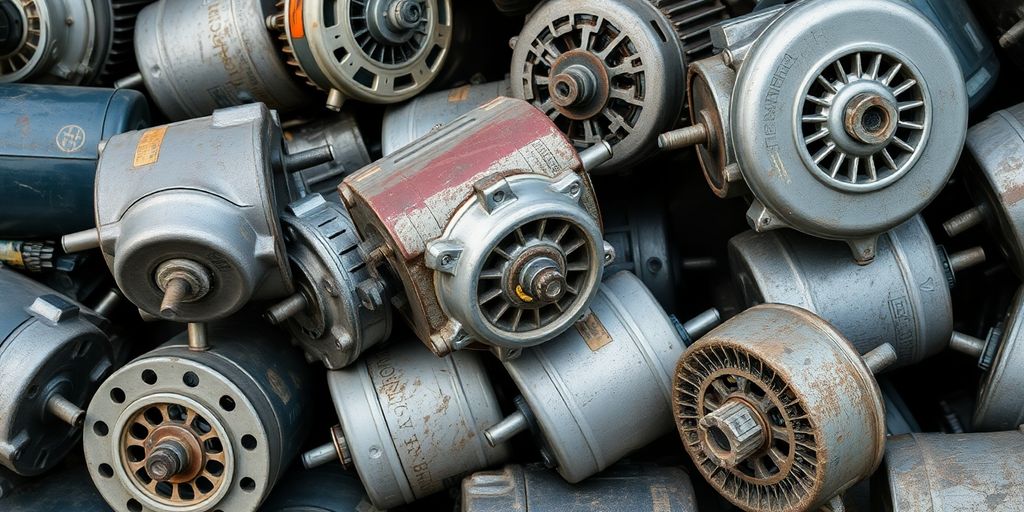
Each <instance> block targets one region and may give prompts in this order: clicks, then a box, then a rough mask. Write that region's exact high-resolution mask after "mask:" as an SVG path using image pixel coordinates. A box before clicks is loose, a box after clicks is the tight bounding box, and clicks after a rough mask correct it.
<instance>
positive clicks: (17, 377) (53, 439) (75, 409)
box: [0, 268, 114, 476]
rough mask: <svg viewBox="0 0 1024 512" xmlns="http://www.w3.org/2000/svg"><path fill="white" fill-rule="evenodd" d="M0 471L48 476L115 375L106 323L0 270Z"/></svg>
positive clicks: (73, 445) (77, 437) (62, 299)
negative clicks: (87, 408)
mask: <svg viewBox="0 0 1024 512" xmlns="http://www.w3.org/2000/svg"><path fill="white" fill-rule="evenodd" d="M0 288H2V289H3V294H4V298H3V300H2V301H0V411H3V413H2V414H0V470H2V469H3V468H4V467H6V468H7V469H10V470H11V471H13V472H15V473H17V474H19V475H24V476H31V475H37V474H39V473H42V472H44V471H46V470H48V469H50V468H52V467H53V466H54V465H56V464H57V463H58V462H60V461H61V459H63V458H64V456H65V455H66V454H67V453H68V452H70V451H71V450H72V449H73V448H74V447H75V446H77V444H78V439H79V434H80V433H81V432H80V429H81V427H82V420H83V418H84V417H85V411H84V410H83V409H82V408H83V407H85V405H86V404H87V403H88V402H89V400H90V399H91V398H92V395H93V392H95V391H96V388H97V387H98V386H99V385H100V382H101V381H102V380H103V379H104V378H106V376H107V375H108V374H109V373H110V372H111V371H112V370H113V369H114V360H113V358H114V355H113V347H112V346H111V343H110V339H109V338H108V336H107V334H106V333H105V332H104V331H103V330H102V329H101V328H100V326H101V325H102V323H103V319H102V318H101V317H99V316H98V315H97V314H96V313H94V312H92V311H90V310H89V309H86V308H85V307H84V306H82V305H80V304H78V303H75V302H73V301H72V300H71V299H69V298H67V297H64V296H63V295H60V294H58V293H57V292H54V291H53V290H51V289H49V288H46V287H45V286H43V285H41V284H39V283H37V282H35V281H33V280H31V279H29V278H27V277H24V276H22V275H20V274H18V273H17V272H14V271H12V270H9V269H4V268H0Z"/></svg>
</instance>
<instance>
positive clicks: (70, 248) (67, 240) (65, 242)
mask: <svg viewBox="0 0 1024 512" xmlns="http://www.w3.org/2000/svg"><path fill="white" fill-rule="evenodd" d="M60 245H61V247H63V248H64V252H66V253H74V252H81V251H87V250H89V249H96V248H98V247H99V246H100V232H99V230H97V229H87V230H85V231H79V232H77V233H71V234H69V235H64V236H62V237H61V238H60Z"/></svg>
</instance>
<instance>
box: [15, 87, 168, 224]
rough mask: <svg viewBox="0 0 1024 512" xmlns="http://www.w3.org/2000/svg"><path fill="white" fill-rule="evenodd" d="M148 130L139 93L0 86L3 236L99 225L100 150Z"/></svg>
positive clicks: (144, 104) (147, 111)
mask: <svg viewBox="0 0 1024 512" xmlns="http://www.w3.org/2000/svg"><path fill="white" fill-rule="evenodd" d="M146 126H149V106H148V104H147V103H146V98H145V97H144V96H143V95H142V94H141V93H138V92H136V91H129V90H113V89H99V88H92V87H90V88H85V87H69V86H60V87H58V86H51V85H28V84H24V85H23V84H5V85H3V86H0V201H2V203H3V204H4V214H3V215H2V216H0V217H2V218H0V234H2V236H4V237H10V238H43V237H46V238H51V237H58V236H60V235H62V234H65V233H69V232H72V231H79V230H82V229H86V228H88V227H90V226H91V225H93V221H92V220H91V218H92V215H93V184H94V180H95V175H96V162H97V160H98V159H99V149H98V146H99V145H100V143H101V142H102V141H104V140H106V139H109V138H110V137H112V136H114V135H117V134H119V133H123V132H126V131H131V130H137V129H140V128H143V127H146Z"/></svg>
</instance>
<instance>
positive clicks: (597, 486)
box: [462, 463, 697, 512]
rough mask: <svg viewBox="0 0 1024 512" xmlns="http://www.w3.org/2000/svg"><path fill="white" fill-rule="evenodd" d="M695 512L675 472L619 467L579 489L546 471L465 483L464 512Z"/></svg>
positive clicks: (514, 468) (488, 475)
mask: <svg viewBox="0 0 1024 512" xmlns="http://www.w3.org/2000/svg"><path fill="white" fill-rule="evenodd" d="M576 507H579V508H580V509H586V510H590V511H592V512H621V511H623V510H629V511H634V512H661V511H667V510H673V511H676V512H697V502H696V499H695V497H694V492H693V487H692V486H691V485H690V477H689V476H688V475H687V474H686V472H685V471H683V470H682V469H679V468H675V467H659V466H653V465H639V464H626V463H623V464H617V465H615V466H612V467H611V468H609V469H607V470H605V471H603V472H602V473H600V474H598V475H595V476H593V477H591V478H588V479H587V480H584V481H583V482H580V483H578V484H575V485H573V484H569V483H567V482H566V481H565V480H563V479H562V478H561V477H559V476H558V474H557V473H555V472H554V471H551V470H549V469H546V468H544V467H542V466H536V465H532V466H519V465H508V466H505V467H504V468H502V469H500V470H496V471H481V472H479V473H474V474H473V475H470V476H468V477H466V479H465V480H463V481H462V512H506V511H509V510H516V511H521V512H560V511H563V510H572V509H574V508H576Z"/></svg>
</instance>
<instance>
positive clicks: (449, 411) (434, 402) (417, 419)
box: [303, 340, 511, 509]
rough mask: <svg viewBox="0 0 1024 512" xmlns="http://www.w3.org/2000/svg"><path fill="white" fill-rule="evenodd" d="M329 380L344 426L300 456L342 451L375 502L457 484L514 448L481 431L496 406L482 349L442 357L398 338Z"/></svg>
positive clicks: (314, 458) (323, 458)
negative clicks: (491, 442)
mask: <svg viewBox="0 0 1024 512" xmlns="http://www.w3.org/2000/svg"><path fill="white" fill-rule="evenodd" d="M410 341H411V340H410ZM327 380H328V384H329V385H330V389H331V397H332V398H333V399H334V407H335V409H336V410H337V412H338V417H339V418H340V419H341V425H340V426H338V427H334V429H333V430H332V432H331V434H332V437H333V440H332V443H331V444H328V445H325V446H324V447H321V448H318V449H315V450H313V451H312V452H307V453H306V455H304V456H303V463H304V464H306V466H307V467H312V466H315V465H319V464H322V463H326V462H327V461H329V460H335V461H336V460H338V459H339V458H340V459H341V461H342V465H344V466H345V467H346V468H349V469H351V468H352V467H353V466H354V467H355V470H356V471H357V472H358V473H359V477H360V479H362V481H363V485H364V486H365V487H366V493H367V494H368V495H369V498H370V501H371V502H372V503H373V505H374V506H376V507H377V508H381V509H388V508H392V507H395V506H398V505H402V504H405V503H411V502H413V501H415V500H417V499H420V498H423V497H426V496H428V495H431V494H434V493H435V492H438V491H441V490H443V489H445V488H447V487H452V486H455V485H458V483H459V481H460V480H461V479H462V477H463V476H464V475H465V474H466V473H469V472H471V471H475V470H478V469H483V468H485V467H488V466H492V465H494V464H499V463H501V462H503V461H505V460H506V459H508V458H509V457H510V455H511V454H510V452H509V451H508V450H507V449H506V448H505V447H503V446H498V447H491V446H489V445H488V444H487V443H486V442H485V441H484V436H483V435H482V434H481V432H482V431H483V429H484V428H486V427H487V426H489V425H493V424H494V423H497V422H498V420H500V419H501V409H500V407H499V405H498V401H497V398H496V397H495V395H494V390H493V389H492V388H491V384H490V381H489V380H488V376H487V372H486V370H485V369H484V366H483V362H482V360H481V358H480V354H479V353H476V352H470V351H467V352H457V353H454V354H452V355H451V356H450V357H444V358H439V357H436V356H434V355H433V354H431V353H430V351H429V350H425V349H424V348H423V347H421V346H418V345H417V344H415V343H403V344H399V345H396V346H394V347H389V348H385V349H383V350H378V351H375V352H372V353H370V354H367V355H365V356H364V357H362V358H361V359H360V360H359V361H358V362H356V364H354V365H352V366H350V367H348V368H345V369H344V370H336V371H333V372H329V373H328V379H327Z"/></svg>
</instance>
